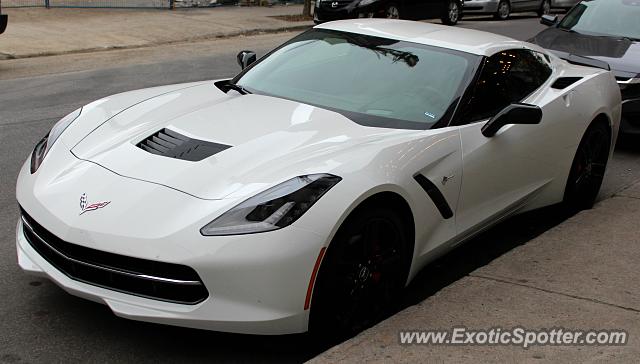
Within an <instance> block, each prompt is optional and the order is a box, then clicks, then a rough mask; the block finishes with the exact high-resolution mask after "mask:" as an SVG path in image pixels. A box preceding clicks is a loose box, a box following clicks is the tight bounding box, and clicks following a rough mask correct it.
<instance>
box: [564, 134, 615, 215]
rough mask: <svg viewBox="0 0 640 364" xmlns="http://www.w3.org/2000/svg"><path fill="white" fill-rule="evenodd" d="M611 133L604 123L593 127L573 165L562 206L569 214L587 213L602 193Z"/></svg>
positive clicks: (579, 149)
mask: <svg viewBox="0 0 640 364" xmlns="http://www.w3.org/2000/svg"><path fill="white" fill-rule="evenodd" d="M610 147H611V133H610V131H609V128H608V127H607V125H606V124H605V123H602V122H596V123H594V124H591V125H590V126H589V128H588V129H587V131H586V132H585V133H584V136H583V137H582V140H581V141H580V144H579V145H578V149H577V150H576V155H575V157H574V159H573V163H572V164H571V170H570V172H569V178H568V179H567V185H566V187H565V192H564V201H563V204H564V205H565V207H566V208H567V209H568V210H569V211H570V212H578V211H581V210H588V209H590V208H591V207H593V204H594V203H595V201H596V198H597V197H598V192H600V186H602V180H603V179H604V172H605V171H606V168H607V161H608V160H609V150H610Z"/></svg>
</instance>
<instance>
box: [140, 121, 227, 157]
mask: <svg viewBox="0 0 640 364" xmlns="http://www.w3.org/2000/svg"><path fill="white" fill-rule="evenodd" d="M138 147H139V148H141V149H144V150H146V151H147V152H149V153H153V154H157V155H161V156H164V157H169V158H176V159H182V160H187V161H191V162H197V161H201V160H203V159H205V158H208V157H211V156H212V155H214V154H217V153H220V152H222V151H223V150H225V149H227V148H230V147H231V146H229V145H224V144H218V143H212V142H207V141H204V140H198V139H192V138H189V137H188V136H185V135H182V134H180V133H177V132H175V131H173V130H170V129H166V128H165V129H162V130H160V131H159V132H157V133H154V134H153V135H150V136H149V137H147V138H146V139H144V140H143V141H141V142H140V143H138Z"/></svg>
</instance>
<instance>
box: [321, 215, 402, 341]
mask: <svg viewBox="0 0 640 364" xmlns="http://www.w3.org/2000/svg"><path fill="white" fill-rule="evenodd" d="M406 240H407V236H406V232H405V230H404V224H403V222H402V220H401V219H400V218H399V216H398V215H397V214H395V213H393V212H391V211H389V210H386V209H383V208H377V207H372V208H367V209H362V210H360V212H358V213H356V215H354V216H350V217H349V219H347V221H346V222H345V224H343V227H341V228H340V230H339V231H338V233H337V235H336V236H335V238H334V239H333V241H332V242H331V245H330V246H329V248H328V250H327V254H326V256H325V257H324V259H323V261H322V265H321V267H320V272H319V275H318V279H317V281H316V284H315V288H314V293H313V300H312V305H311V318H310V331H311V332H312V333H316V334H319V335H321V336H324V337H326V336H331V337H333V338H334V339H340V338H344V337H348V336H350V335H353V334H355V333H357V332H359V331H362V330H364V329H366V328H368V327H370V326H372V325H373V324H375V323H376V322H378V321H379V320H381V319H383V318H384V317H385V315H387V314H388V313H390V312H391V310H392V309H393V308H394V302H397V301H396V300H397V298H398V295H399V293H400V292H401V291H402V289H403V288H404V284H405V282H406V279H407V274H408V268H409V263H410V262H409V261H408V258H407V257H408V252H407V251H406V247H407V246H408V244H407V241H406Z"/></svg>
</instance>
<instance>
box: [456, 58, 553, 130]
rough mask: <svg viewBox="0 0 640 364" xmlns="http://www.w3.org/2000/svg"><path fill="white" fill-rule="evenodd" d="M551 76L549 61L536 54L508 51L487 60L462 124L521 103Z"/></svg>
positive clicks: (488, 116)
mask: <svg viewBox="0 0 640 364" xmlns="http://www.w3.org/2000/svg"><path fill="white" fill-rule="evenodd" d="M550 75H551V66H550V65H549V62H548V61H547V59H546V58H545V57H544V55H542V54H540V53H537V52H532V51H528V50H522V49H520V50H508V51H503V52H500V53H497V54H494V55H493V56H491V57H488V58H486V59H485V62H484V65H483V66H482V70H481V73H480V77H479V78H478V81H477V82H476V85H475V87H474V89H473V91H472V92H473V93H472V95H471V99H470V101H469V103H468V105H467V107H466V108H465V109H464V110H465V111H464V113H463V115H462V119H461V120H462V121H461V123H462V124H465V123H470V122H474V121H478V120H482V119H486V118H490V117H492V116H494V115H496V114H497V113H498V112H500V110H502V109H504V108H505V107H506V106H508V105H509V104H511V103H514V102H520V101H522V100H523V99H524V98H525V97H526V96H527V95H529V94H531V93H532V92H533V91H535V90H536V89H537V88H538V87H540V86H541V85H542V84H543V83H544V82H545V81H546V80H547V79H548V78H549V76H550Z"/></svg>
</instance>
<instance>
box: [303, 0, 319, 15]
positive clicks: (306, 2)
mask: <svg viewBox="0 0 640 364" xmlns="http://www.w3.org/2000/svg"><path fill="white" fill-rule="evenodd" d="M316 1H318V0H316ZM302 15H303V16H308V17H311V0H304V7H303V8H302Z"/></svg>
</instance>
